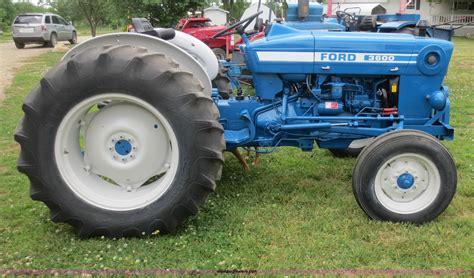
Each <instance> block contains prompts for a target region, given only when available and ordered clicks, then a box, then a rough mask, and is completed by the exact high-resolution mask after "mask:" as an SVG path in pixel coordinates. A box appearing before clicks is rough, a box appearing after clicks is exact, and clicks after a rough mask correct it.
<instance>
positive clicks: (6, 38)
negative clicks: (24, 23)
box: [0, 32, 13, 43]
mask: <svg viewBox="0 0 474 278" xmlns="http://www.w3.org/2000/svg"><path fill="white" fill-rule="evenodd" d="M12 41H13V40H12V34H11V33H10V32H3V34H0V43H2V42H12Z"/></svg>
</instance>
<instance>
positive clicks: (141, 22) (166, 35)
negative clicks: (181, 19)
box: [132, 18, 176, 40]
mask: <svg viewBox="0 0 474 278" xmlns="http://www.w3.org/2000/svg"><path fill="white" fill-rule="evenodd" d="M132 25H133V28H134V29H135V32H137V33H139V34H144V35H149V36H152V37H157V38H160V39H163V40H171V39H173V38H174V37H175V35H176V33H175V30H174V29H172V28H163V29H159V30H156V29H155V28H153V26H152V25H151V23H150V21H148V20H147V19H146V18H132Z"/></svg>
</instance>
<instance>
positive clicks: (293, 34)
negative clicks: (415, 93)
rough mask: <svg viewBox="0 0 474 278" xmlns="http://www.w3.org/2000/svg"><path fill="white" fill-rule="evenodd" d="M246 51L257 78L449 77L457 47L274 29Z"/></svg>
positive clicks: (411, 38)
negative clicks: (284, 75)
mask: <svg viewBox="0 0 474 278" xmlns="http://www.w3.org/2000/svg"><path fill="white" fill-rule="evenodd" d="M242 49H243V51H244V52H245V54H246V57H247V64H248V67H249V69H250V70H251V71H252V72H255V73H280V74H281V73H288V74H292V73H293V74H302V73H319V74H351V75H354V73H357V74H364V75H367V74H369V75H385V74H389V75H400V74H405V73H409V74H424V75H437V74H443V75H444V74H445V73H446V70H447V67H448V64H449V60H450V58H451V55H452V51H453V45H452V43H451V42H448V41H444V40H438V39H428V38H421V37H415V36H412V35H407V34H387V33H361V32H354V33H350V32H344V33H342V32H316V31H303V30H296V29H293V28H290V27H288V26H284V25H281V24H273V25H272V26H271V27H270V29H269V30H268V31H267V35H266V37H265V38H264V39H262V40H259V41H256V42H253V43H250V44H249V45H247V46H243V47H242ZM428 58H429V59H430V62H429V63H428V61H427V59H428Z"/></svg>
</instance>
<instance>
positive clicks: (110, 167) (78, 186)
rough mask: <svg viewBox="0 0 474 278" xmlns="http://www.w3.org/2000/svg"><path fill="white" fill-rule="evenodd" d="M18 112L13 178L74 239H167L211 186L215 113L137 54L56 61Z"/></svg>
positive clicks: (216, 171) (149, 56) (169, 66)
mask: <svg viewBox="0 0 474 278" xmlns="http://www.w3.org/2000/svg"><path fill="white" fill-rule="evenodd" d="M104 105H105V106H104ZM97 107H102V108H97ZM23 110H24V112H25V116H24V118H23V119H22V120H21V122H20V124H19V126H18V129H17V131H16V134H15V139H16V141H18V142H19V143H20V145H21V153H20V157H19V159H18V170H19V171H20V172H22V173H24V174H26V175H27V176H28V177H29V179H30V183H31V189H30V194H31V197H32V199H34V200H38V201H42V202H44V203H45V204H46V205H47V206H48V207H49V209H50V210H51V220H52V221H54V222H66V223H69V224H71V225H72V226H73V227H74V228H75V230H76V231H77V233H78V235H79V236H81V237H89V236H98V235H104V236H108V237H123V236H140V235H145V234H152V233H156V232H157V231H160V232H174V231H175V230H176V227H177V226H178V225H179V224H180V223H182V222H183V221H184V220H185V219H186V218H187V217H188V216H190V215H192V214H195V213H197V211H198V207H199V206H200V205H201V204H202V203H204V202H205V200H206V199H207V197H208V194H209V193H211V192H212V191H214V189H215V186H216V184H215V181H216V180H218V179H219V178H220V173H221V169H222V163H223V155H222V152H223V150H224V148H225V143H224V139H223V129H222V126H221V125H220V124H219V123H218V121H217V120H218V117H219V113H218V110H217V108H216V106H215V105H214V103H213V101H212V100H211V99H210V98H209V97H208V96H206V94H205V93H204V92H203V87H202V86H201V84H200V82H199V81H198V80H197V79H196V78H194V77H193V75H192V74H190V73H187V72H183V71H182V70H180V68H179V65H178V64H177V63H176V62H174V61H173V60H170V59H168V58H166V57H165V56H164V55H161V54H157V53H149V52H148V51H147V50H146V49H144V48H135V47H131V46H116V47H107V46H106V47H103V48H94V49H88V50H86V51H84V52H81V53H79V54H77V55H76V56H74V57H73V58H71V59H70V60H66V61H62V62H61V63H60V64H58V65H57V66H56V67H54V68H53V69H52V70H50V71H49V72H48V73H47V74H46V76H45V77H44V78H43V79H42V80H41V82H40V85H39V86H38V87H36V88H35V89H34V90H33V91H32V92H31V93H30V95H29V96H28V97H27V98H26V100H25V103H24V105H23Z"/></svg>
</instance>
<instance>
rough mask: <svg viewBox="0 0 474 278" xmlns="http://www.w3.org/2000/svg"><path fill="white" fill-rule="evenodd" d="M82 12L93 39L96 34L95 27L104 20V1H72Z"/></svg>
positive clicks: (105, 5) (105, 4)
mask: <svg viewBox="0 0 474 278" xmlns="http://www.w3.org/2000/svg"><path fill="white" fill-rule="evenodd" d="M74 2H75V3H76V4H77V6H78V7H79V10H80V11H81V12H82V14H83V15H84V17H85V18H86V20H87V22H88V23H89V26H90V29H91V35H92V36H93V37H95V36H96V34H97V25H98V24H99V23H100V22H101V21H103V20H104V18H105V15H106V13H105V11H106V7H107V1H106V0H76V1H74Z"/></svg>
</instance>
